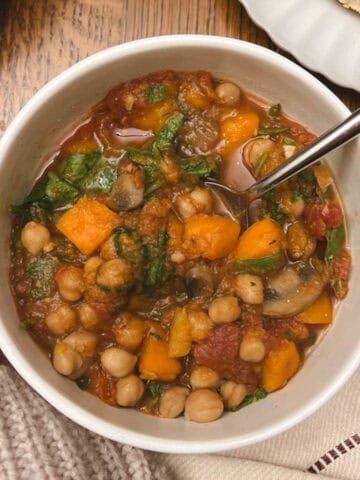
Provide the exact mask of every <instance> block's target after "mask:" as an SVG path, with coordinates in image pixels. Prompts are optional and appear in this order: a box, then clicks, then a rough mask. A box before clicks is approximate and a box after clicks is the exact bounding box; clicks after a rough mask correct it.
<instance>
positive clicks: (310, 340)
mask: <svg viewBox="0 0 360 480" xmlns="http://www.w3.org/2000/svg"><path fill="white" fill-rule="evenodd" d="M316 340H317V336H316V335H314V334H310V335H309V336H308V337H307V338H306V339H305V340H304V341H303V342H302V346H303V347H304V348H307V347H311V346H312V345H314V344H315V343H316Z"/></svg>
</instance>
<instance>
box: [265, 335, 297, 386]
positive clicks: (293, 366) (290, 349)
mask: <svg viewBox="0 0 360 480" xmlns="http://www.w3.org/2000/svg"><path fill="white" fill-rule="evenodd" d="M299 367H300V355H299V352H298V351H297V348H296V345H295V343H294V342H290V341H288V340H282V342H281V344H280V346H278V347H277V348H275V349H273V350H270V352H269V353H268V355H267V356H266V358H265V360H264V364H263V369H262V386H263V387H264V389H265V390H266V391H267V392H273V391H274V390H278V389H279V388H282V387H283V386H285V385H286V383H287V382H288V380H289V379H290V378H291V377H292V376H293V375H294V374H295V373H296V372H297V371H298V369H299Z"/></svg>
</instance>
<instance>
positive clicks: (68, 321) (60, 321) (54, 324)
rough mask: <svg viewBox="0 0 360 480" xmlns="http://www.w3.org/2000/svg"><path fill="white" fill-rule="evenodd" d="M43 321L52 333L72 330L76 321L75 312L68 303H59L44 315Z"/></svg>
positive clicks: (56, 333)
mask: <svg viewBox="0 0 360 480" xmlns="http://www.w3.org/2000/svg"><path fill="white" fill-rule="evenodd" d="M45 323H46V326H47V327H48V329H49V330H50V332H51V333H53V334H54V335H64V334H65V333H70V332H73V331H74V330H75V329H76V323H77V322H76V312H75V311H74V310H73V309H72V308H71V307H69V305H60V306H58V307H57V308H55V310H52V311H50V312H49V313H48V314H47V315H46V318H45Z"/></svg>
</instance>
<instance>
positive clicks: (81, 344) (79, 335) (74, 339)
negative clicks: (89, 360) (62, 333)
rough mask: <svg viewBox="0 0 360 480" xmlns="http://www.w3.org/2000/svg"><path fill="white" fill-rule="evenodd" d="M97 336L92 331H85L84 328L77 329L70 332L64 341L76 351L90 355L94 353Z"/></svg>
mask: <svg viewBox="0 0 360 480" xmlns="http://www.w3.org/2000/svg"><path fill="white" fill-rule="evenodd" d="M97 341H98V338H97V336H96V335H95V334H94V333H91V332H87V331H86V330H77V331H76V332H73V333H70V335H68V336H67V337H66V338H65V340H64V343H66V344H67V345H69V346H70V347H71V348H73V349H74V350H75V351H76V352H79V353H81V354H82V355H83V356H86V357H92V356H93V355H94V354H95V349H96V345H97Z"/></svg>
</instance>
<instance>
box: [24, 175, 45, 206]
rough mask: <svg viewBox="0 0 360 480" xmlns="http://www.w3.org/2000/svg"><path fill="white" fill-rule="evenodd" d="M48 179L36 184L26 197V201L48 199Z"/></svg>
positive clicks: (37, 201)
mask: <svg viewBox="0 0 360 480" xmlns="http://www.w3.org/2000/svg"><path fill="white" fill-rule="evenodd" d="M46 184H47V179H45V180H42V181H41V182H40V183H38V184H37V185H35V187H34V188H33V189H32V191H31V192H30V193H29V195H28V196H27V197H26V198H25V200H24V203H39V202H42V201H43V200H45V199H46Z"/></svg>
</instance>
